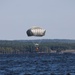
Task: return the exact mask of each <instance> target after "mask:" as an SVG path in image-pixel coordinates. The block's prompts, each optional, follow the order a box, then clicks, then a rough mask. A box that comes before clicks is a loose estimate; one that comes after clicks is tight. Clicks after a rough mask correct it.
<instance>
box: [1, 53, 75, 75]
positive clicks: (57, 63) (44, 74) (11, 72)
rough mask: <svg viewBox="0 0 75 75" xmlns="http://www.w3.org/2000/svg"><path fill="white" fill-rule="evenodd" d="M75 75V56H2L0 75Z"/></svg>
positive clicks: (30, 54) (33, 54)
mask: <svg viewBox="0 0 75 75" xmlns="http://www.w3.org/2000/svg"><path fill="white" fill-rule="evenodd" d="M67 73H70V74H71V75H75V54H46V53H39V54H38V53H36V54H35V53H28V54H17V55H16V54H13V55H10V54H5V55H0V75H51V74H53V75H66V74H67Z"/></svg>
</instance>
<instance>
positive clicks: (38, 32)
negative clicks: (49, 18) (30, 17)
mask: <svg viewBox="0 0 75 75" xmlns="http://www.w3.org/2000/svg"><path fill="white" fill-rule="evenodd" d="M45 32H46V30H45V29H42V28H40V27H32V28H30V29H28V30H27V32H26V33H27V35H28V36H39V37H40V36H44V35H45Z"/></svg>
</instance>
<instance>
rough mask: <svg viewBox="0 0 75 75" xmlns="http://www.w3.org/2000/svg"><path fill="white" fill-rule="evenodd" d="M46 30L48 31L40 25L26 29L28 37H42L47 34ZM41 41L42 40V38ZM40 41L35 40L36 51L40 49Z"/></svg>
mask: <svg viewBox="0 0 75 75" xmlns="http://www.w3.org/2000/svg"><path fill="white" fill-rule="evenodd" d="M45 32H46V30H45V29H43V28H40V27H32V28H30V29H28V30H27V31H26V33H27V36H28V37H30V36H36V37H42V36H44V35H45ZM40 42H41V40H40ZM40 42H39V43H40ZM39 43H35V42H33V44H34V46H35V47H36V51H38V50H39V48H38V47H39Z"/></svg>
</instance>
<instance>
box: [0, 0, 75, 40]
mask: <svg viewBox="0 0 75 75" xmlns="http://www.w3.org/2000/svg"><path fill="white" fill-rule="evenodd" d="M32 26H39V27H41V28H44V29H46V34H45V36H43V37H42V38H43V39H75V0H0V40H27V39H31V38H33V39H35V38H39V37H28V36H27V34H26V31H27V29H29V28H31V27H32Z"/></svg>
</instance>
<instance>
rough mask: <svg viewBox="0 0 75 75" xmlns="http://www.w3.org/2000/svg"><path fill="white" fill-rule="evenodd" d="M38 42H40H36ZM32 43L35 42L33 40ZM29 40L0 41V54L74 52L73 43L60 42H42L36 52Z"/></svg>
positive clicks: (74, 46)
mask: <svg viewBox="0 0 75 75" xmlns="http://www.w3.org/2000/svg"><path fill="white" fill-rule="evenodd" d="M38 41H40V40H38ZM33 42H36V41H35V40H33ZM33 42H32V41H30V40H14V41H9V40H0V54H24V53H33V52H46V53H47V52H48V53H50V52H51V51H56V52H61V51H62V50H75V42H74V41H73V42H72V41H71V40H70V41H66V42H65V41H64V40H63V41H62V40H53V41H52V40H42V42H41V43H40V45H39V46H38V51H36V47H35V46H34V44H33Z"/></svg>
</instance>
